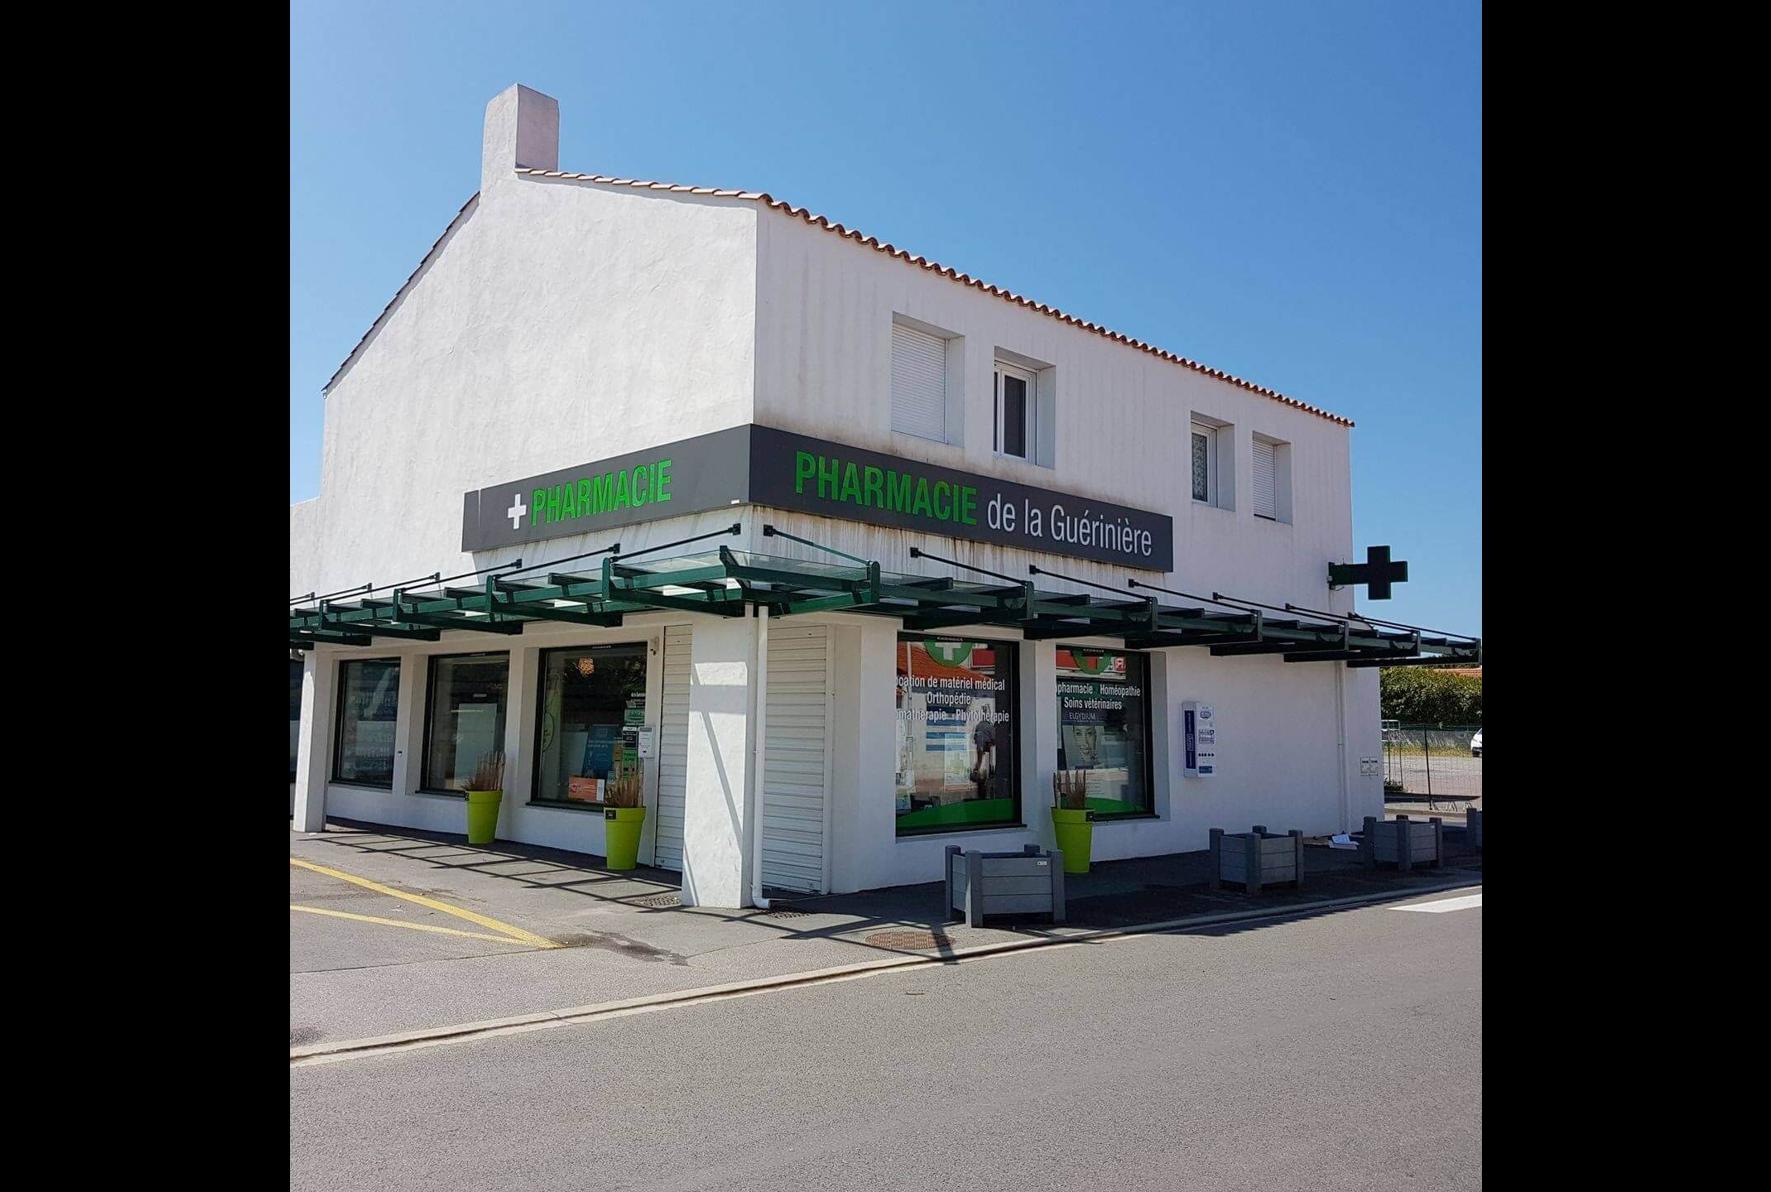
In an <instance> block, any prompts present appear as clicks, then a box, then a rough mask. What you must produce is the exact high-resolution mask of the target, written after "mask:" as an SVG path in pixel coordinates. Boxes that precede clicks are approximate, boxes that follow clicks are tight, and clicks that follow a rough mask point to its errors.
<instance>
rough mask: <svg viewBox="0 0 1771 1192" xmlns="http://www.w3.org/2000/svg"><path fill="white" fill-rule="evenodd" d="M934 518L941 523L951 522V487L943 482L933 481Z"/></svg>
mask: <svg viewBox="0 0 1771 1192" xmlns="http://www.w3.org/2000/svg"><path fill="white" fill-rule="evenodd" d="M935 516H936V517H938V518H940V519H941V520H942V521H952V520H953V486H952V485H951V484H948V483H947V482H946V481H945V480H937V481H935Z"/></svg>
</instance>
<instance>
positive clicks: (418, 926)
mask: <svg viewBox="0 0 1771 1192" xmlns="http://www.w3.org/2000/svg"><path fill="white" fill-rule="evenodd" d="M289 909H290V910H292V911H303V912H306V913H307V914H310V915H330V916H331V917H332V918H334V919H355V920H356V921H357V922H359V923H379V924H381V925H382V926H383V927H408V928H410V929H412V930H413V931H434V932H436V933H437V934H438V935H462V936H466V937H467V938H468V939H470V940H491V941H492V942H493V943H495V944H514V943H517V942H519V941H517V940H513V939H511V938H510V937H509V936H508V935H487V934H486V933H485V932H481V931H457V930H456V929H455V928H453V927H433V926H432V925H431V924H429V923H405V922H402V921H401V920H399V919H383V918H380V917H378V916H375V915H353V914H352V913H351V912H349V911H333V910H326V909H325V908H323V907H318V906H299V905H297V904H296V903H293V902H291V903H290V904H289Z"/></svg>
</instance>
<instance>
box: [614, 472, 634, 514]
mask: <svg viewBox="0 0 1771 1192" xmlns="http://www.w3.org/2000/svg"><path fill="white" fill-rule="evenodd" d="M632 499H633V498H632V495H631V494H630V493H629V492H628V491H627V473H626V472H617V473H615V508H617V509H626V508H627V507H628V505H629V504H631V503H632Z"/></svg>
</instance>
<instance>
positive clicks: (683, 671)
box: [652, 625, 692, 872]
mask: <svg viewBox="0 0 1771 1192" xmlns="http://www.w3.org/2000/svg"><path fill="white" fill-rule="evenodd" d="M691 632H692V631H691V630H690V628H689V626H687V625H670V626H666V627H665V630H664V714H663V717H662V719H661V721H660V725H659V734H658V737H659V739H658V837H657V840H656V842H655V843H654V845H653V847H652V863H653V864H654V865H656V866H658V867H659V868H660V869H674V870H677V871H678V872H681V871H682V867H683V791H684V789H685V788H686V785H687V780H688V776H689V647H690V642H691V637H690V634H691Z"/></svg>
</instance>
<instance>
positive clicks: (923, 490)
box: [910, 476, 932, 517]
mask: <svg viewBox="0 0 1771 1192" xmlns="http://www.w3.org/2000/svg"><path fill="white" fill-rule="evenodd" d="M910 512H911V513H913V514H915V515H916V516H917V517H926V516H928V515H929V513H931V512H932V511H931V510H930V509H929V478H928V477H927V476H918V477H917V478H916V503H915V504H914V505H913V506H911V508H910Z"/></svg>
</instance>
